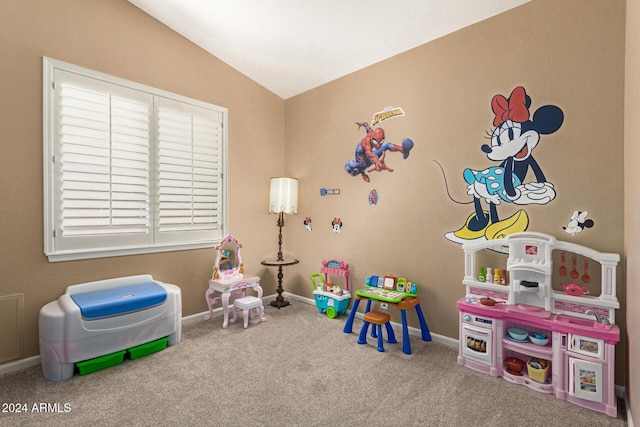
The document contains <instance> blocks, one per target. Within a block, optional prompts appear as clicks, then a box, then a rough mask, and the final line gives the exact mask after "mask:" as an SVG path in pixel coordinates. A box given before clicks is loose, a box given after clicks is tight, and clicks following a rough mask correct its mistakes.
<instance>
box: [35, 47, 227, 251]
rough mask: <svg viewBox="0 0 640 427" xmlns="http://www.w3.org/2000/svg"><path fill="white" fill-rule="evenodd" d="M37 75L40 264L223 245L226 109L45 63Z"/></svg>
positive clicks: (93, 73)
mask: <svg viewBox="0 0 640 427" xmlns="http://www.w3.org/2000/svg"><path fill="white" fill-rule="evenodd" d="M43 71H44V78H43V88H44V89H43V90H44V94H43V95H44V96H43V98H44V132H43V135H44V207H45V210H44V215H45V218H44V224H45V227H44V232H45V236H44V237H45V239H44V241H45V254H46V255H47V256H48V257H49V260H50V261H64V260H71V259H83V258H97V257H105V256H117V255H127V254H135V253H149V252H162V251H169V250H180V249H194V248H201V247H212V246H214V245H215V244H216V243H217V242H219V241H220V240H221V239H222V238H223V235H224V232H223V231H224V230H223V226H224V224H225V222H226V206H225V197H226V186H225V183H224V181H223V177H224V176H225V173H224V172H225V171H226V140H227V137H226V126H225V122H226V120H227V110H226V109H224V108H221V107H217V106H215V105H211V104H207V103H204V102H201V101H197V100H194V99H190V98H186V97H183V96H180V95H176V94H172V93H169V92H166V91H162V90H159V89H155V88H152V87H148V86H144V85H140V84H138V83H134V82H129V81H126V80H122V79H119V78H116V77H112V76H108V75H105V74H102V73H98V72H95V71H91V70H87V69H84V68H81V67H77V66H74V65H71V64H67V63H64V62H60V61H57V60H53V59H50V58H44V62H43Z"/></svg>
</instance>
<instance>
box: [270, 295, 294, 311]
mask: <svg viewBox="0 0 640 427" xmlns="http://www.w3.org/2000/svg"><path fill="white" fill-rule="evenodd" d="M278 298H281V296H280V295H278ZM278 298H276V299H275V300H273V301H271V303H270V304H271V305H272V306H274V307H277V308H278V309H280V308H282V307H286V306H288V305H289V301H287V300H286V299H284V298H282V299H281V300H278Z"/></svg>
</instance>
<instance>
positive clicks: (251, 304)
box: [230, 296, 267, 329]
mask: <svg viewBox="0 0 640 427" xmlns="http://www.w3.org/2000/svg"><path fill="white" fill-rule="evenodd" d="M254 308H255V309H256V314H257V315H258V319H260V322H264V321H265V320H267V318H266V317H264V306H263V305H262V300H261V299H260V298H258V297H254V296H244V297H241V298H236V299H235V300H234V301H233V318H232V319H231V320H230V321H231V323H233V322H235V321H236V319H237V316H238V309H240V310H242V318H243V320H244V328H245V329H247V326H249V314H250V312H251V309H254Z"/></svg>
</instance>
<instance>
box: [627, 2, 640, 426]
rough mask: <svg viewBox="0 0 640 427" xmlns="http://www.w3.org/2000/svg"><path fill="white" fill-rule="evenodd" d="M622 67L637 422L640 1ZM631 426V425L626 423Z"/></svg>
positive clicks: (632, 397) (630, 391) (631, 9)
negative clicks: (624, 65)
mask: <svg viewBox="0 0 640 427" xmlns="http://www.w3.org/2000/svg"><path fill="white" fill-rule="evenodd" d="M625 39H626V43H627V44H626V69H625V122H624V135H625V138H624V139H625V141H624V150H625V153H624V158H625V208H624V210H625V221H624V228H625V253H626V258H627V283H628V286H627V307H633V308H631V309H629V310H627V325H629V326H628V328H627V366H626V367H627V396H628V398H629V406H630V407H631V411H632V418H633V420H634V421H635V423H636V424H638V422H640V421H639V420H640V334H638V325H640V310H638V307H640V288H639V287H638V283H640V222H638V207H640V192H639V191H638V183H640V170H638V160H639V159H640V137H639V136H638V135H640V121H638V119H637V117H639V116H640V2H639V1H638V0H628V1H627V26H626V38H625ZM629 425H631V424H629Z"/></svg>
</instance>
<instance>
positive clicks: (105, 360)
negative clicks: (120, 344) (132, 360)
mask: <svg viewBox="0 0 640 427" xmlns="http://www.w3.org/2000/svg"><path fill="white" fill-rule="evenodd" d="M126 352H127V351H126V350H122V351H118V352H115V353H111V354H107V355H106V356H100V357H96V358H95V359H89V360H85V361H83V362H77V363H76V366H77V367H78V373H79V374H80V375H86V374H90V373H92V372H95V371H99V370H101V369H105V368H108V367H110V366H115V365H118V364H120V363H122V361H123V360H124V355H125V353H126Z"/></svg>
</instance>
